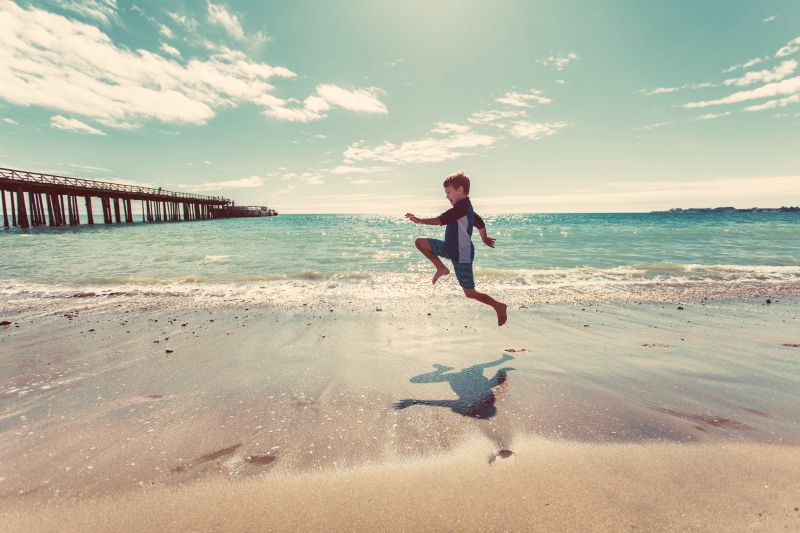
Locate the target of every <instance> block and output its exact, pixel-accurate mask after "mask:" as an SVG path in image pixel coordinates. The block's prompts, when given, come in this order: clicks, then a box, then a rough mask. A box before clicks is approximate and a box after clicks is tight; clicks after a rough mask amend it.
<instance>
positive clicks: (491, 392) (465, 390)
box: [394, 354, 514, 419]
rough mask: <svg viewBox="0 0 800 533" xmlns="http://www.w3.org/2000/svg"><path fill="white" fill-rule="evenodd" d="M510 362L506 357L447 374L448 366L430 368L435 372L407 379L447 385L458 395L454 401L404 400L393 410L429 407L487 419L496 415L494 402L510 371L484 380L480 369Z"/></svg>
mask: <svg viewBox="0 0 800 533" xmlns="http://www.w3.org/2000/svg"><path fill="white" fill-rule="evenodd" d="M511 359H514V358H513V357H512V356H510V355H508V354H504V355H503V357H501V358H500V359H497V360H495V361H490V362H488V363H483V364H480V365H474V366H470V367H467V368H465V369H463V370H461V371H460V372H454V373H448V372H450V371H451V370H453V368H452V367H449V366H444V365H433V366H434V368H436V370H434V371H433V372H429V373H427V374H420V375H419V376H414V377H413V378H411V383H442V382H447V383H449V384H450V387H451V388H452V389H453V392H455V393H456V394H457V395H458V399H457V400H414V399H405V400H400V401H398V402H395V404H394V408H395V409H406V408H408V407H411V406H412V405H431V406H434V407H447V408H449V409H450V410H451V411H453V412H455V413H458V414H460V415H464V416H469V417H473V418H480V419H487V418H491V417H493V416H494V415H496V414H497V408H496V407H495V405H494V404H495V401H496V400H497V396H498V395H500V394H502V393H503V392H505V387H506V386H507V384H506V377H507V373H508V372H509V371H511V370H514V368H512V367H504V368H501V369H499V370H498V371H497V372H495V375H494V376H492V377H491V378H489V379H487V378H485V377H484V375H483V369H485V368H491V367H493V366H497V365H501V364H503V363H505V362H506V361H510V360H511Z"/></svg>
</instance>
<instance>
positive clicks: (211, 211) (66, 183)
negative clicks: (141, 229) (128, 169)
mask: <svg viewBox="0 0 800 533" xmlns="http://www.w3.org/2000/svg"><path fill="white" fill-rule="evenodd" d="M6 193H8V195H7V194H6ZM7 196H8V202H6V198H7ZM0 197H2V206H3V226H5V227H6V228H9V227H11V226H15V227H20V228H28V227H31V226H46V225H47V224H48V223H49V225H50V226H64V225H70V226H76V225H79V224H80V223H81V219H80V216H79V214H78V202H79V199H80V198H82V199H83V202H84V203H85V206H86V218H87V219H88V220H87V222H88V223H89V224H94V212H93V209H92V203H93V201H92V199H93V198H98V199H99V200H100V209H101V210H102V212H103V223H105V224H114V223H116V224H131V223H133V202H141V206H142V221H143V222H168V221H173V222H178V221H182V220H208V219H213V218H227V217H226V216H225V215H226V212H227V210H228V209H229V208H230V207H233V205H234V204H233V202H232V201H231V200H229V199H227V198H223V197H221V196H203V195H200V194H191V193H183V192H173V191H165V190H162V189H161V188H158V189H153V188H150V187H139V186H135V185H123V184H121V183H111V182H105V181H95V180H87V179H81V178H71V177H67V176H56V175H53V174H42V173H39V172H29V171H26V170H14V169H10V168H0ZM26 197H27V198H26Z"/></svg>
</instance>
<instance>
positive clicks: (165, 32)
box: [158, 24, 175, 39]
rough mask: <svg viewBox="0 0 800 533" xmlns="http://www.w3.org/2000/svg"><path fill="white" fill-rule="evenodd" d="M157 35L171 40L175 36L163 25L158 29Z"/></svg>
mask: <svg viewBox="0 0 800 533" xmlns="http://www.w3.org/2000/svg"><path fill="white" fill-rule="evenodd" d="M158 33H160V34H161V35H163V36H164V37H166V38H167V39H172V38H173V37H175V34H174V33H172V30H171V29H169V27H168V26H166V25H165V24H162V25H161V27H160V28H159V29H158Z"/></svg>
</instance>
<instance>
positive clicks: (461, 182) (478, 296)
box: [406, 172, 508, 326]
mask: <svg viewBox="0 0 800 533" xmlns="http://www.w3.org/2000/svg"><path fill="white" fill-rule="evenodd" d="M443 185H444V193H445V196H447V199H448V200H449V201H450V204H451V205H452V206H453V207H452V208H450V209H448V210H447V211H445V212H444V213H442V214H441V215H439V216H438V217H434V218H418V217H416V216H415V215H413V214H411V213H406V218H407V219H409V220H410V221H411V222H414V223H416V224H428V225H430V226H441V225H443V224H446V225H447V228H446V230H445V233H444V241H441V240H439V239H426V238H424V237H420V238H418V239H417V240H416V245H417V248H418V249H419V251H420V252H422V255H424V256H425V257H427V258H428V259H429V260H430V262H431V263H433V266H435V267H436V273H435V274H434V275H433V280H432V283H436V281H437V280H438V279H439V278H441V277H442V276H446V275H447V274H449V273H450V269H448V268H447V267H446V266H444V263H442V260H441V259H439V257H445V258H447V259H450V261H452V263H453V268H454V269H455V271H456V278H458V283H459V284H460V285H461V288H462V289H464V295H465V296H466V297H467V298H471V299H473V300H478V301H479V302H481V303H485V304H486V305H490V306H491V307H492V308H493V309H494V311H495V312H496V313H497V325H498V326H502V325H503V324H505V323H506V320H507V318H508V317H507V314H506V308H507V306H506V304H504V303H502V302H498V301H497V300H495V299H494V298H492V297H491V296H489V295H488V294H484V293H482V292H478V291H476V290H475V280H474V279H473V276H472V260H473V258H474V257H475V247H474V246H473V245H472V227H473V226H475V227H476V228H478V231H479V232H480V234H481V239H482V240H483V243H484V244H485V245H486V246H488V247H490V248H494V241H495V240H494V239H493V238H492V237H488V236H487V235H486V224H484V223H483V219H482V218H481V217H479V216H478V214H477V213H476V212H475V211H473V210H472V203H471V202H470V201H469V178H468V177H467V176H466V175H465V174H464V173H463V172H459V173H458V174H453V175H452V176H448V177H447V179H446V180H444V184H443Z"/></svg>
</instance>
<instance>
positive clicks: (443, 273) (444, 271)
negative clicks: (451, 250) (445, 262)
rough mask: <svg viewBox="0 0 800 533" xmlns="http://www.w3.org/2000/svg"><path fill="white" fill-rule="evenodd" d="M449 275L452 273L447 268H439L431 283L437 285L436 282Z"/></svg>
mask: <svg viewBox="0 0 800 533" xmlns="http://www.w3.org/2000/svg"><path fill="white" fill-rule="evenodd" d="M449 273H450V270H449V269H448V268H447V267H444V269H441V268H437V269H436V274H434V275H433V280H431V283H432V284H434V285H435V284H436V280H438V279H439V278H441V277H442V276H446V275H448V274H449Z"/></svg>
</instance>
